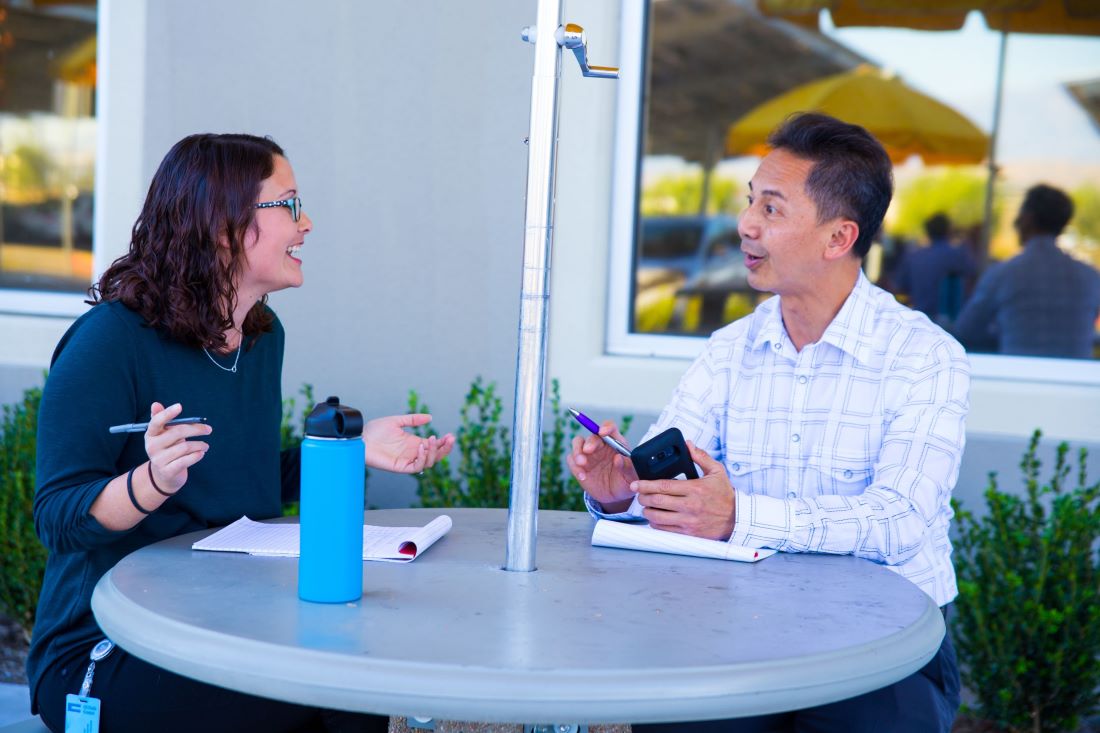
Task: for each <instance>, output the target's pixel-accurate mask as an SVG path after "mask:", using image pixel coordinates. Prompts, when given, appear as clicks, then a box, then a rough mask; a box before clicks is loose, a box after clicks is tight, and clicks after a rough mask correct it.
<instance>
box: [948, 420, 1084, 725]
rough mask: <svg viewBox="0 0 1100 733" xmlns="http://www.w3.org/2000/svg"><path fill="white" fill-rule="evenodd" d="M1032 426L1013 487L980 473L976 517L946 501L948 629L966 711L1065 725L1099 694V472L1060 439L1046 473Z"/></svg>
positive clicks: (1006, 720) (998, 719)
mask: <svg viewBox="0 0 1100 733" xmlns="http://www.w3.org/2000/svg"><path fill="white" fill-rule="evenodd" d="M1040 435H1041V434H1040V432H1039V431H1035V434H1034V435H1033V436H1032V438H1031V443H1030V445H1029V446H1028V449H1027V452H1026V453H1025V454H1024V457H1023V460H1022V461H1021V462H1020V468H1021V470H1022V472H1023V479H1024V486H1025V488H1026V491H1025V494H1024V495H1023V496H1017V495H1015V494H1008V493H1005V492H1003V491H1001V490H1000V489H999V488H998V485H997V476H996V474H990V476H989V488H988V489H987V490H986V492H985V499H986V504H987V510H988V511H987V513H986V514H985V516H983V517H982V518H981V519H975V518H974V515H973V514H972V513H970V512H968V511H965V510H963V509H962V507H961V505H960V504H958V503H957V502H956V503H955V509H956V512H957V513H958V532H959V540H958V542H957V543H955V568H956V572H957V574H958V583H959V597H958V600H957V601H956V603H955V609H956V612H955V614H954V619H955V622H954V631H955V641H956V646H957V647H958V650H959V659H960V661H961V662H962V674H963V680H964V681H965V682H966V685H967V687H969V688H970V689H971V690H973V691H974V693H975V695H976V696H977V706H976V709H975V710H974V711H973V712H975V713H976V714H977V715H978V716H979V717H981V718H985V719H987V720H989V721H992V722H993V724H994V725H996V726H998V727H1000V728H1001V729H1003V730H1007V731H1014V732H1015V731H1018V732H1019V733H1024V731H1028V732H1029V733H1056V731H1067V730H1075V729H1076V727H1077V723H1078V721H1079V719H1080V718H1081V717H1082V716H1085V715H1088V714H1090V713H1091V712H1093V711H1095V710H1096V709H1097V706H1098V702H1100V695H1098V692H1097V690H1098V687H1100V657H1098V655H1100V482H1098V483H1093V484H1091V485H1090V484H1089V483H1088V479H1087V476H1086V467H1087V459H1088V454H1087V452H1086V451H1085V449H1083V448H1082V449H1081V450H1080V451H1079V452H1078V454H1077V467H1076V470H1074V469H1073V466H1072V465H1071V464H1072V462H1071V461H1070V460H1069V458H1068V456H1069V451H1070V449H1069V446H1068V445H1067V444H1065V443H1062V444H1061V445H1059V446H1058V450H1057V457H1056V459H1055V464H1054V470H1053V471H1052V472H1051V475H1050V478H1049V479H1047V480H1046V481H1045V482H1044V481H1043V480H1041V479H1040V476H1039V474H1040V468H1041V464H1040V461H1039V459H1038V458H1037V457H1036V449H1037V447H1038V445H1039V438H1040Z"/></svg>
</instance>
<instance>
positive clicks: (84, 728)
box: [65, 639, 115, 733]
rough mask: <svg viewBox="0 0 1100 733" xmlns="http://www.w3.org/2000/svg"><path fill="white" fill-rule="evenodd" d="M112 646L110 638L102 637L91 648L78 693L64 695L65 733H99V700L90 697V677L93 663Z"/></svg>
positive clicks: (109, 651) (93, 672)
mask: <svg viewBox="0 0 1100 733" xmlns="http://www.w3.org/2000/svg"><path fill="white" fill-rule="evenodd" d="M114 648H115V645H114V643H113V642H112V641H111V640H110V639H104V640H103V641H101V642H99V643H98V644H96V645H95V646H94V647H93V648H92V653H91V655H90V656H91V663H90V664H89V665H88V671H87V672H85V673H84V682H83V684H81V685H80V694H78V695H66V696H65V733H99V706H100V702H99V699H98V698H94V697H92V677H93V676H94V675H95V663H96V662H98V661H100V660H102V659H105V658H106V657H107V655H108V654H110V653H111V650H112V649H114Z"/></svg>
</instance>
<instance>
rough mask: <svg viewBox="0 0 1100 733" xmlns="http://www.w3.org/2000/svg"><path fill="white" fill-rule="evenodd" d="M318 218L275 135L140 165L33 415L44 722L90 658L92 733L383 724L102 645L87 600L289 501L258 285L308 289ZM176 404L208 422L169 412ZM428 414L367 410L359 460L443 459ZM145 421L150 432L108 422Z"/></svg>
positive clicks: (293, 467) (60, 715)
mask: <svg viewBox="0 0 1100 733" xmlns="http://www.w3.org/2000/svg"><path fill="white" fill-rule="evenodd" d="M312 226H313V222H312V221H311V220H310V218H309V216H308V215H307V214H306V213H305V212H304V211H303V210H302V202H301V199H300V198H299V196H298V184H297V183H296V181H295V178H294V171H293V169H292V168H291V166H290V163H289V162H288V160H287V158H286V156H285V155H284V154H283V150H282V148H280V147H279V146H278V145H276V144H275V143H274V142H273V141H271V140H270V139H267V138H260V137H254V136H251V135H211V134H204V135H192V136H190V137H187V138H184V139H183V140H181V141H180V142H178V143H177V144H176V145H175V146H174V147H173V148H172V149H171V150H170V151H169V152H168V155H167V156H166V157H165V158H164V160H163V161H162V162H161V164H160V167H159V168H158V170H157V172H156V174H155V175H154V176H153V181H152V184H151V185H150V187H149V193H148V195H147V197H146V199H145V204H144V207H143V208H142V210H141V214H140V216H139V217H138V220H137V222H136V223H135V224H134V228H133V232H132V238H131V242H130V249H129V252H128V253H127V254H126V255H124V256H122V257H121V258H119V259H118V260H116V261H115V262H114V263H113V264H112V265H111V266H110V267H109V268H108V269H107V271H106V272H105V273H104V274H103V276H102V278H100V280H99V282H98V284H97V285H95V286H93V287H92V288H91V289H90V293H91V300H90V301H89V303H90V304H92V305H93V306H94V307H92V308H91V309H90V310H89V311H88V312H87V313H86V314H84V315H83V316H81V317H80V318H79V319H77V321H76V322H75V323H74V324H73V326H72V327H71V328H70V329H69V330H68V332H67V333H66V334H65V335H64V336H63V337H62V339H61V341H60V343H59V344H58V346H57V349H56V351H55V352H54V355H53V360H52V365H51V371H50V375H49V379H48V380H47V382H46V386H45V390H44V393H43V396H42V404H41V408H40V411H39V430H38V466H37V469H38V470H37V482H38V484H37V493H36V495H35V502H34V520H35V527H36V529H37V531H38V535H39V537H40V538H41V539H42V542H43V543H44V544H45V545H46V547H47V548H48V549H49V551H50V552H49V559H48V561H47V566H46V573H45V577H44V579H43V585H42V593H41V596H40V598H39V603H38V614H37V620H36V623H35V628H34V634H33V638H32V642H31V650H30V654H29V656H28V658H27V676H28V678H29V680H30V685H31V699H32V708H33V709H34V710H35V712H37V713H39V714H40V715H41V717H42V719H43V720H44V721H45V722H46V724H47V725H48V726H49V727H50V729H51V730H53V731H55V732H57V733H60V732H61V731H62V730H64V729H65V716H66V707H67V706H66V695H69V694H76V693H77V692H78V691H80V690H81V685H82V682H83V681H84V679H85V676H86V672H87V670H88V669H89V667H90V662H89V657H90V656H93V657H98V659H97V661H96V663H95V667H94V673H93V678H92V685H91V691H90V694H91V696H92V697H95V698H98V699H99V700H100V701H101V710H100V720H101V723H100V730H101V731H103V733H114V732H115V731H159V732H161V733H164V732H166V731H177V730H178V731H186V732H187V733H193V732H194V731H197V730H198V731H204V733H210V732H211V731H243V730H257V731H259V730H262V731H297V730H303V731H308V730H380V731H384V730H386V719H385V718H382V717H376V716H363V715H351V714H339V713H332V712H331V711H319V710H315V709H312V708H307V707H302V706H298V705H292V704H289V703H285V702H280V701H275V700H268V699H264V698H259V697H253V696H249V695H245V694H242V693H238V692H232V691H230V690H225V689H222V688H218V687H214V686H212V685H207V684H204V683H201V682H197V681H195V680H191V679H188V678H185V677H181V676H178V675H175V674H173V673H171V672H168V671H166V670H163V669H160V668H157V667H154V666H152V665H150V664H148V663H147V662H144V661H142V660H140V659H138V658H136V657H133V656H131V655H129V654H127V653H126V652H124V651H122V650H121V649H111V645H110V644H105V643H102V642H103V641H104V635H103V632H102V631H100V630H99V628H98V626H97V625H96V622H95V618H94V617H93V616H92V612H91V608H90V600H91V595H92V589H93V588H94V587H95V584H96V582H97V581H98V580H99V578H100V577H101V576H102V575H103V574H104V573H106V572H107V571H108V570H109V569H110V568H111V567H112V566H114V565H115V563H117V562H118V561H119V560H120V559H122V557H123V556H125V555H127V554H128V553H130V552H132V551H134V550H136V549H137V548H139V547H142V546H144V545H147V544H150V543H152V542H157V541H159V540H163V539H166V538H169V537H174V536H176V535H180V534H184V533H186V532H193V531H195V530H200V529H207V528H209V527H214V526H220V525H225V524H228V523H230V522H233V521H235V520H236V519H238V518H240V517H241V516H244V515H247V516H248V517H250V518H253V519H264V518H270V517H277V516H279V515H280V514H281V510H282V506H283V503H284V502H286V501H292V500H294V499H296V498H297V491H298V478H299V454H298V452H297V451H284V452H280V425H281V420H282V399H281V387H280V385H281V370H282V362H283V340H284V335H283V328H282V326H281V325H280V323H279V320H278V318H276V316H275V314H274V312H272V310H271V309H270V308H268V307H267V295H268V293H272V292H274V291H277V290H282V289H283V288H288V287H298V286H299V285H301V284H302V279H303V278H302V261H301V259H300V258H299V254H300V249H301V248H302V246H303V244H304V242H305V238H306V235H307V234H309V232H310V230H311V229H312ZM185 416H187V417H199V416H201V417H204V418H206V419H207V421H206V423H190V424H173V425H170V424H168V421H169V420H172V419H174V418H180V417H185ZM430 419H431V417H430V416H429V415H401V416H393V417H383V418H379V419H376V420H372V421H370V422H368V423H367V424H366V426H365V427H364V430H363V440H364V444H365V445H366V449H365V456H364V460H365V463H366V465H369V466H371V467H374V468H380V469H384V470H390V471H397V472H402V473H414V472H417V471H421V470H423V469H424V468H427V467H429V466H431V465H432V464H433V463H435V461H437V460H438V459H440V458H442V457H443V456H445V455H447V454H448V453H449V452H450V450H451V448H452V446H453V444H454V438H453V436H450V435H447V436H445V437H444V438H442V439H437V438H434V437H432V438H428V439H422V438H419V437H417V436H415V435H413V434H411V433H408V432H406V430H405V428H408V427H415V426H419V425H423V424H426V423H427V422H429V420H430ZM141 421H148V427H147V428H146V429H145V431H144V432H138V433H130V434H125V433H124V434H121V435H119V434H112V433H110V432H108V427H109V426H112V425H118V424H123V423H134V422H141ZM93 649H94V650H95V651H94V652H93ZM104 653H106V655H105V656H104ZM83 694H88V693H86V692H85V693H83ZM326 726H327V727H326ZM81 729H83V726H81Z"/></svg>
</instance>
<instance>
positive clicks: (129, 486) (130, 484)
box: [126, 466, 153, 514]
mask: <svg viewBox="0 0 1100 733" xmlns="http://www.w3.org/2000/svg"><path fill="white" fill-rule="evenodd" d="M137 469H138V467H137V466H134V467H133V468H131V469H130V473H128V474H126V493H128V494H129V495H130V503H131V504H133V505H134V509H137V510H138V511H139V512H141V513H142V514H152V513H153V512H152V511H151V510H149V509H146V508H145V507H143V506H142V505H141V504H138V500H137V497H136V496H134V471H136V470H137Z"/></svg>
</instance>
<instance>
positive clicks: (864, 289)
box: [752, 269, 875, 362]
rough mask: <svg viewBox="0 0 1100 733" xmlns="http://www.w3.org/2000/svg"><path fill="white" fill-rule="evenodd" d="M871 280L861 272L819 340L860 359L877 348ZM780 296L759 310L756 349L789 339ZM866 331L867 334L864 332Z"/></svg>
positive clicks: (865, 358) (867, 358) (862, 359)
mask: <svg viewBox="0 0 1100 733" xmlns="http://www.w3.org/2000/svg"><path fill="white" fill-rule="evenodd" d="M871 296H872V292H871V283H870V281H869V280H868V279H867V277H866V276H865V275H864V274H863V270H862V269H861V270H860V271H859V277H857V278H856V284H855V287H853V288H852V292H850V293H849V294H848V297H847V298H845V300H844V305H842V306H841V307H840V311H839V312H838V313H837V314H836V317H835V318H833V320H832V322H831V323H830V324H829V326H828V328H826V329H825V333H823V334H822V335H821V339H820V341H819V343H826V344H829V345H831V346H834V347H836V348H838V349H840V350H841V351H843V352H845V353H846V354H849V355H851V356H852V358H854V359H855V360H856V361H860V362H867V361H868V360H869V359H870V358H871V355H872V353H873V351H874V349H873V347H872V345H871V342H870V340H871V331H872V329H873V327H874V324H873V318H870V319H869V318H868V317H867V314H868V313H869V312H874V309H875V308H874V303H873V302H872V297H871ZM779 301H780V298H778V297H777V298H769V299H768V300H766V301H764V302H763V303H761V304H760V306H759V308H758V309H757V310H758V312H759V314H760V316H761V322H760V329H759V330H758V331H757V333H756V337H755V338H754V339H753V341H752V348H753V350H756V349H760V348H764V347H767V346H769V345H774V344H782V343H784V342H785V341H789V340H790V337H789V336H787V329H786V327H785V326H784V325H783V314H782V312H781V310H780V308H779ZM864 331H866V333H864Z"/></svg>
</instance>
